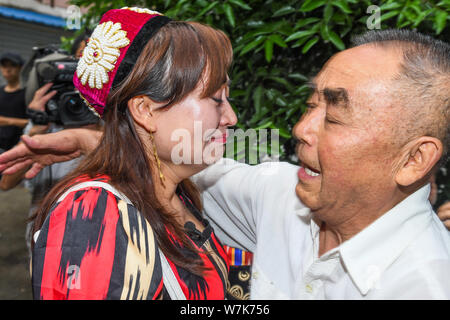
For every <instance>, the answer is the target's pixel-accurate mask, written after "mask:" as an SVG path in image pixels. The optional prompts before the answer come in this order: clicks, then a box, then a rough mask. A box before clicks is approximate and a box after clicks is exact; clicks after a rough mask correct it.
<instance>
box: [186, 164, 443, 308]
mask: <svg viewBox="0 0 450 320" xmlns="http://www.w3.org/2000/svg"><path fill="white" fill-rule="evenodd" d="M297 171H298V167H297V166H294V165H291V164H288V163H283V162H272V163H264V164H261V165H257V166H249V165H246V164H240V163H237V162H235V161H233V160H230V159H223V161H220V162H219V163H217V164H215V165H212V166H210V167H209V168H208V169H206V170H204V171H202V172H201V173H199V174H197V175H196V176H194V177H193V178H192V180H193V181H194V182H195V183H196V184H197V186H198V187H199V189H200V190H201V191H202V192H203V205H204V211H205V214H206V216H207V218H208V219H209V220H210V222H211V224H212V225H213V227H214V230H215V232H216V234H217V236H218V237H219V239H220V240H221V241H222V243H224V244H227V245H230V246H234V247H238V248H241V249H244V250H248V251H251V252H253V253H254V258H253V266H252V280H251V292H250V294H251V298H252V299H449V298H450V233H449V232H448V231H447V229H446V228H445V227H444V225H443V224H442V222H441V221H440V220H439V219H438V217H437V215H436V214H435V213H434V212H433V209H432V207H431V205H430V203H429V201H428V195H429V191H430V188H429V185H427V186H424V187H423V188H421V189H420V190H418V191H416V192H415V193H414V194H412V195H410V196H409V197H408V198H406V199H405V200H404V201H402V202H401V203H399V204H398V205H397V206H395V207H394V208H392V209H391V210H389V211H388V212H386V213H385V214H384V215H383V216H381V217H380V218H379V219H377V220H376V221H375V222H373V223H372V224H371V225H369V226H368V227H366V228H365V229H364V230H362V231H361V232H360V233H358V234H357V235H355V236H354V237H353V238H351V239H349V240H347V241H345V242H343V243H342V244H341V245H339V246H338V247H336V248H334V249H333V250H330V251H328V252H327V253H325V254H324V255H322V256H321V257H320V258H319V257H318V249H319V229H320V226H318V225H317V224H316V223H315V222H314V221H313V219H312V214H311V212H310V210H309V209H308V208H307V207H305V206H304V205H303V204H302V203H301V202H300V200H299V199H298V197H297V195H296V194H295V186H296V184H297V182H298V178H297Z"/></svg>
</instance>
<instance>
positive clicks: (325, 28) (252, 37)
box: [72, 0, 450, 199]
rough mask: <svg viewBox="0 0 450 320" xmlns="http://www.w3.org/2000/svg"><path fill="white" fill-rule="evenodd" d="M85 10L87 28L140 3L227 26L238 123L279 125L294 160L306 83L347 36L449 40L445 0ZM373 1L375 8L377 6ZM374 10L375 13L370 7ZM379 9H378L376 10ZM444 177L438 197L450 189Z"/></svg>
mask: <svg viewBox="0 0 450 320" xmlns="http://www.w3.org/2000/svg"><path fill="white" fill-rule="evenodd" d="M72 3H73V4H76V5H78V6H83V7H89V11H88V14H87V15H86V16H85V17H84V19H85V21H86V24H85V25H86V26H89V25H91V26H92V24H93V23H95V22H97V21H98V18H99V17H100V16H101V14H103V13H104V12H106V11H107V10H109V9H112V8H121V7H123V6H143V7H147V8H151V9H154V10H157V11H160V12H163V13H165V14H166V15H167V16H169V17H171V18H174V19H179V20H194V21H200V22H204V23H207V24H209V25H212V26H215V27H217V28H219V29H221V30H223V31H225V32H226V33H227V34H228V35H229V36H230V38H231V40H232V43H233V47H234V53H235V58H234V67H233V70H232V72H231V74H230V77H231V79H232V85H231V98H232V101H233V105H234V108H235V111H236V112H237V114H238V119H239V123H238V127H240V128H243V129H246V128H272V129H279V133H280V144H281V145H280V152H281V159H283V160H288V161H293V160H294V157H292V156H293V154H294V146H295V141H294V140H293V139H292V137H291V130H292V128H293V125H294V124H295V123H296V122H297V120H298V119H299V117H300V116H301V114H302V112H303V111H304V106H305V104H304V103H305V100H306V98H307V96H308V95H309V91H308V88H307V86H306V85H305V83H306V81H307V80H308V78H309V77H310V76H312V75H314V74H316V73H317V72H318V71H319V70H320V68H321V66H322V65H323V64H324V63H325V62H326V60H327V59H328V58H330V57H331V56H332V55H333V54H334V53H336V52H338V51H339V50H343V49H345V48H347V47H348V46H349V45H350V38H351V36H352V35H355V34H359V33H362V32H365V31H367V30H368V25H369V26H373V25H374V23H375V22H376V20H374V18H375V17H376V15H377V14H378V13H379V17H380V25H379V26H380V27H381V29H387V28H410V29H417V30H418V31H420V32H423V33H427V34H431V35H433V36H434V37H436V38H440V39H442V40H446V41H449V39H450V28H449V26H448V20H449V19H450V16H449V14H448V13H449V12H450V1H449V0H442V1H421V0H398V1H394V0H387V1H367V0H364V1H356V0H336V1H331V0H306V1H298V0H283V1H280V0H277V1H275V0H252V1H244V0H220V1H219V0H216V1H210V0H155V1H150V0H149V1H127V0H114V1H104V0H99V1H92V0H72ZM374 6H377V7H374ZM374 10H375V11H374ZM377 10H379V11H377ZM447 180H448V179H446V177H445V176H444V175H442V174H441V176H440V177H438V182H439V183H440V185H441V199H442V198H443V197H447V198H448V199H450V191H449V190H450V188H448V187H450V186H447V187H445V185H448V184H449V182H448V181H447Z"/></svg>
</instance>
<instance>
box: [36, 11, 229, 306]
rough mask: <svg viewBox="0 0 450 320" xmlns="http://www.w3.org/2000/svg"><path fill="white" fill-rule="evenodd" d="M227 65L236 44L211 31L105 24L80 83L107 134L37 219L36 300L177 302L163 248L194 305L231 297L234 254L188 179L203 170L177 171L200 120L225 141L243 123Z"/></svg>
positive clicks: (152, 23) (145, 21)
mask: <svg viewBox="0 0 450 320" xmlns="http://www.w3.org/2000/svg"><path fill="white" fill-rule="evenodd" d="M143 43H145V45H142V44H143ZM231 61H232V48H231V45H230V42H229V39H228V38H227V36H226V35H225V34H224V33H223V32H221V31H218V30H215V29H213V28H211V27H208V26H205V25H202V24H199V23H195V22H182V21H171V20H170V19H168V18H166V17H164V16H162V15H161V14H159V13H157V12H153V11H150V10H147V9H139V8H123V9H120V10H110V11H108V12H107V13H106V14H105V15H104V16H103V17H102V20H101V21H100V24H99V26H98V27H97V28H96V30H94V32H93V38H92V39H91V40H90V41H89V44H88V46H87V47H86V49H85V50H84V52H83V58H82V59H81V60H80V65H79V68H78V69H77V72H76V74H75V76H74V83H75V85H76V87H77V88H78V89H79V91H80V94H81V95H82V96H83V98H84V99H85V101H86V103H87V104H88V105H89V107H90V108H91V109H92V110H93V111H94V112H95V113H96V114H97V115H99V116H101V117H102V118H103V119H104V121H105V126H104V132H103V135H102V137H101V139H100V143H99V145H98V146H97V147H96V148H95V150H93V151H92V152H91V153H90V154H89V155H87V156H86V158H85V159H84V161H83V162H82V163H81V164H80V166H79V167H78V168H77V169H76V170H75V171H74V172H73V173H71V174H69V175H68V176H67V177H66V178H65V179H64V180H62V181H61V182H60V183H59V184H58V185H56V186H55V187H54V188H53V189H52V191H51V192H50V193H49V194H48V196H47V197H46V198H45V199H44V201H43V203H42V205H41V207H40V208H39V209H38V211H37V214H36V219H35V221H34V232H35V243H34V250H33V263H32V266H33V293H34V297H35V298H37V299H80V298H81V299H157V298H163V299H170V298H171V297H172V295H171V291H170V290H168V289H166V288H168V286H167V283H166V281H168V278H166V277H164V279H163V276H162V273H163V271H164V270H163V267H162V264H161V261H164V259H163V260H160V256H159V252H160V251H161V252H162V253H164V256H165V257H166V258H167V260H168V265H169V269H170V270H171V272H172V273H173V274H174V275H175V279H176V282H177V283H178V285H177V286H178V287H179V288H180V290H181V292H182V295H184V296H185V297H186V298H187V299H206V298H208V299H223V298H224V296H225V292H226V283H227V271H228V266H227V260H226V253H225V251H224V249H223V247H222V246H221V244H220V242H219V241H218V240H217V238H216V237H215V235H214V232H213V230H212V228H211V226H210V225H209V223H208V222H207V221H206V220H204V219H203V218H202V216H201V213H200V212H201V209H202V204H201V202H200V197H199V194H198V192H197V191H196V188H195V187H194V185H193V184H192V183H191V182H190V180H189V177H190V176H191V175H193V174H194V173H197V172H198V171H200V170H202V169H203V168H205V167H206V166H207V164H206V163H204V162H201V163H200V164H197V165H191V164H185V163H182V164H179V165H176V164H174V163H173V162H172V159H171V157H170V155H171V153H170V150H171V148H172V147H173V141H171V140H170V137H171V133H172V131H173V130H175V129H180V128H184V129H185V130H187V131H188V132H190V133H193V130H194V127H193V125H194V123H195V122H200V123H201V124H202V125H203V128H204V129H202V130H204V131H206V130H208V129H214V130H217V131H218V132H219V133H220V136H222V134H223V133H224V132H225V130H226V128H227V126H229V125H234V124H235V123H236V116H235V114H234V112H233V110H232V109H231V106H230V104H229V103H228V101H227V95H228V88H227V80H228V77H227V70H228V68H229V66H230V64H231ZM112 66H113V68H111V67H112ZM99 68H100V69H101V70H103V71H104V72H103V71H101V72H97V71H98V70H99ZM95 70H97V71H95ZM94 71H95V72H94ZM219 100H220V102H218V101H219ZM202 133H203V132H202ZM202 136H203V134H202ZM213 137H214V138H216V137H219V135H218V134H214V135H213ZM214 140H215V139H210V140H209V141H200V143H202V144H203V145H202V146H201V148H202V149H203V148H205V147H206V146H207V145H208V143H209V144H211V143H214V142H215V141H214ZM186 151H187V150H186ZM189 151H191V150H189ZM163 265H165V264H163ZM74 270H76V272H75V273H74V272H73V271H74ZM73 283H75V284H76V285H72V284H73Z"/></svg>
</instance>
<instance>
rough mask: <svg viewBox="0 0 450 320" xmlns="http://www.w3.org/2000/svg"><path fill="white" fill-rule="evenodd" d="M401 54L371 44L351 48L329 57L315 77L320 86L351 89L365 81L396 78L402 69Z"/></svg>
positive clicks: (315, 81) (321, 87) (320, 87)
mask: <svg viewBox="0 0 450 320" xmlns="http://www.w3.org/2000/svg"><path fill="white" fill-rule="evenodd" d="M400 61H401V55H400V54H399V52H397V51H395V50H390V49H385V48H381V47H376V46H374V45H371V44H367V45H362V46H358V47H355V48H351V49H347V50H344V51H342V52H339V53H337V54H335V55H334V56H333V57H331V58H330V60H328V61H327V62H326V63H325V65H324V66H323V68H322V69H321V71H320V72H319V73H318V74H317V76H316V77H315V78H314V83H315V84H316V85H317V87H318V89H319V90H320V89H323V88H325V87H334V88H346V89H347V90H349V91H351V90H352V88H355V87H357V86H359V85H361V84H363V83H365V82H372V83H373V82H374V81H377V80H379V81H383V80H388V79H392V77H393V76H394V75H395V74H398V73H399V71H400Z"/></svg>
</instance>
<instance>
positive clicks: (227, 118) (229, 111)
mask: <svg viewBox="0 0 450 320" xmlns="http://www.w3.org/2000/svg"><path fill="white" fill-rule="evenodd" d="M236 123H237V116H236V113H235V112H234V110H233V107H232V106H231V104H230V102H229V101H228V99H225V101H224V112H223V114H222V118H221V120H220V124H221V125H222V126H227V127H230V126H234V125H236Z"/></svg>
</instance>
